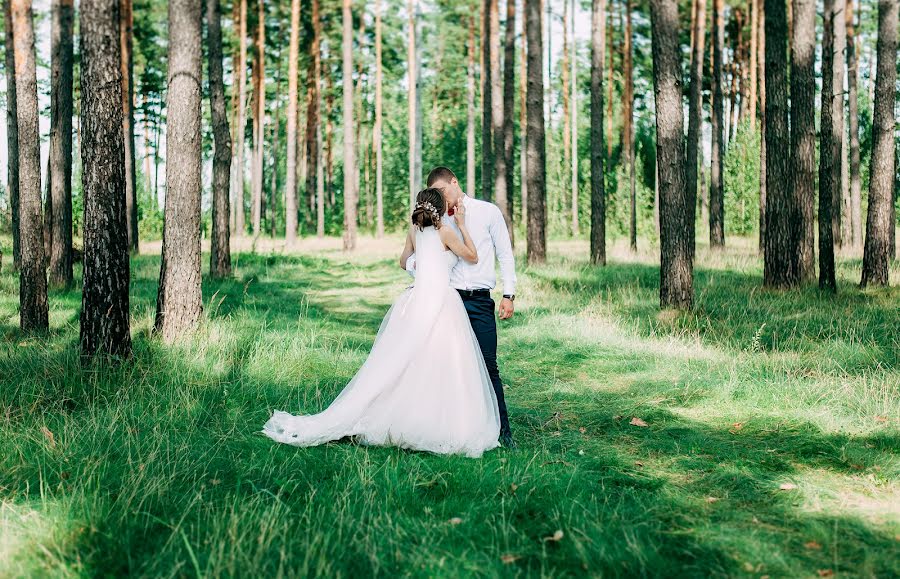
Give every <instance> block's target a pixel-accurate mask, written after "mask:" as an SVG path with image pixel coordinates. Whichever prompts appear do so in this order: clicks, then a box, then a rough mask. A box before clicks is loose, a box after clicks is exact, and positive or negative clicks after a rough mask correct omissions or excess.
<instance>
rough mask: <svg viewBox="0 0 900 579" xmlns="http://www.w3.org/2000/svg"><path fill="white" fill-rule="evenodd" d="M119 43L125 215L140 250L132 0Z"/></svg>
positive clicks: (126, 0)
mask: <svg viewBox="0 0 900 579" xmlns="http://www.w3.org/2000/svg"><path fill="white" fill-rule="evenodd" d="M119 10H120V12H119V20H120V25H119V42H120V43H121V45H122V48H121V56H122V63H121V66H122V112H123V116H122V132H123V133H124V134H125V216H126V219H127V220H128V247H129V248H130V249H131V251H132V252H133V253H137V252H138V200H137V183H136V182H135V175H136V174H137V173H136V168H135V155H134V55H133V49H132V45H133V38H134V32H133V27H134V16H133V14H132V0H121V4H120V7H119Z"/></svg>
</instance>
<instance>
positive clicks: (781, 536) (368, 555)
mask: <svg viewBox="0 0 900 579" xmlns="http://www.w3.org/2000/svg"><path fill="white" fill-rule="evenodd" d="M248 351H249V345H248V344H246V343H244V344H241V343H239V344H238V345H237V346H236V349H235V351H233V352H230V353H229V359H230V364H228V365H227V367H226V368H224V369H223V370H222V371H221V372H206V371H198V370H197V368H196V367H195V366H194V365H192V364H186V363H184V362H183V360H182V357H181V356H179V355H177V354H174V353H173V352H172V351H170V350H167V349H165V348H162V347H159V346H158V345H156V344H153V343H147V342H144V341H142V340H138V341H137V342H136V346H135V359H134V362H133V364H131V365H130V366H125V365H123V366H118V367H103V366H97V367H88V368H81V367H80V366H79V365H78V361H77V359H74V358H73V357H72V356H71V355H70V354H69V353H67V351H65V350H57V351H56V352H55V354H52V355H50V354H48V357H47V358H46V359H44V360H43V363H44V365H46V366H48V367H50V368H52V369H54V370H55V371H57V372H60V373H62V374H64V375H65V376H66V377H67V380H66V381H64V382H59V383H57V382H50V383H47V384H44V385H43V391H42V392H41V396H42V397H43V400H44V401H45V402H46V404H45V405H42V406H37V407H36V406H35V404H34V402H35V401H34V395H35V391H20V392H19V393H18V394H17V393H14V392H10V391H9V390H4V392H3V393H2V394H0V401H2V402H3V406H4V407H5V408H10V407H18V408H19V409H21V410H22V412H18V413H14V414H13V415H10V414H9V413H7V417H8V418H7V420H9V419H10V417H11V419H12V422H7V423H6V426H5V427H4V430H6V429H9V430H8V431H7V434H10V433H12V434H16V433H19V434H18V436H20V438H21V440H20V441H19V442H18V444H17V450H18V452H15V453H0V454H2V458H0V471H2V472H4V473H5V474H4V477H3V481H2V489H0V497H2V498H3V499H4V500H8V501H12V502H14V503H24V502H26V501H27V500H33V499H34V498H35V496H34V493H35V492H36V491H35V490H34V489H37V488H41V489H42V496H43V497H44V500H45V501H54V500H58V501H60V502H61V503H63V504H72V502H74V506H73V507H72V509H73V510H72V513H71V515H70V516H73V517H75V519H76V520H81V521H83V522H84V523H85V525H82V527H83V530H82V532H81V533H79V534H78V535H77V540H76V541H73V542H71V543H69V544H67V550H66V551H65V552H63V553H61V554H60V555H58V556H62V557H63V559H64V560H65V561H66V562H68V563H72V564H74V563H75V562H76V561H78V562H80V563H79V564H81V565H84V566H85V567H84V568H85V569H86V570H87V571H88V573H89V574H109V573H113V574H120V573H121V574H159V573H163V572H166V571H168V572H172V571H173V570H174V569H178V568H180V569H181V571H184V572H185V573H188V571H187V570H188V569H192V565H193V563H192V561H193V560H194V559H195V560H196V564H197V565H198V568H199V569H200V570H201V571H203V570H209V572H210V573H213V574H215V572H216V571H217V570H218V571H219V572H223V571H224V570H223V569H222V568H221V567H218V565H220V564H221V558H222V554H221V552H219V550H218V549H220V548H221V547H222V545H223V544H227V545H229V547H228V548H229V549H237V550H239V551H240V550H244V549H246V550H249V551H252V552H253V557H252V561H251V559H248V560H245V561H243V562H241V563H240V564H239V566H238V567H237V568H235V569H234V571H235V572H236V573H237V574H245V573H247V572H251V570H252V573H254V574H255V573H262V572H265V573H277V572H278V570H279V569H282V570H283V569H294V570H297V571H298V572H302V571H308V569H304V568H303V567H302V565H304V564H307V563H308V561H310V560H313V561H318V560H323V561H330V565H332V566H333V569H334V570H335V571H336V572H339V573H343V574H345V575H355V574H364V575H371V574H385V575H395V574H403V573H407V572H410V571H411V569H413V568H415V569H419V570H422V571H423V572H424V573H425V574H434V573H440V572H441V569H443V571H444V572H447V571H448V570H453V569H463V568H465V567H466V566H467V565H475V566H476V567H477V568H478V569H480V571H481V573H488V574H508V573H512V572H515V571H518V572H521V573H525V574H528V575H534V574H550V575H570V576H578V575H582V574H584V573H589V574H602V575H613V576H626V575H628V576H633V575H635V574H637V575H642V576H655V575H661V574H665V575H669V576H735V575H740V574H743V573H755V574H772V575H773V576H786V575H796V574H797V573H798V572H800V571H805V572H806V573H812V572H814V570H816V569H830V570H832V571H834V572H836V573H846V574H848V575H859V576H869V575H875V576H892V575H895V574H896V573H898V572H900V568H898V564H897V559H896V558H895V557H894V556H893V555H894V554H896V549H897V546H896V538H895V537H893V536H891V534H890V533H888V532H886V531H884V530H881V529H879V528H878V527H877V526H875V525H872V524H870V523H867V522H865V521H863V520H861V519H859V518H856V517H854V516H849V515H835V514H832V513H829V512H828V510H827V508H826V509H815V508H812V507H811V506H810V505H809V504H807V502H806V501H805V500H804V493H806V492H807V491H809V492H814V489H808V488H806V486H805V483H804V482H803V476H804V471H809V470H819V469H823V470H827V471H829V472H836V473H842V474H846V475H869V474H872V473H877V472H878V470H877V469H878V468H880V467H883V465H886V464H887V463H888V462H889V461H890V460H892V458H893V457H894V452H895V449H896V448H897V446H898V444H900V440H898V439H897V437H896V436H895V435H890V436H889V435H881V436H866V437H851V436H845V435H834V434H825V433H823V432H821V431H820V430H819V429H817V428H816V427H815V426H813V425H811V424H809V423H805V422H799V421H795V422H791V423H785V422H784V421H780V420H776V419H762V420H759V421H754V422H752V423H749V424H746V425H743V427H741V428H739V429H737V430H735V429H734V428H733V427H732V428H731V429H729V427H728V426H723V427H721V428H718V427H710V426H709V425H706V424H703V423H699V422H696V421H694V420H691V419H689V418H685V417H683V416H679V415H676V414H674V413H672V412H669V411H667V410H665V409H661V408H659V407H658V406H653V405H647V404H638V403H635V402H634V400H633V399H629V398H628V397H624V396H617V395H613V394H609V393H603V392H599V393H590V394H582V395H571V394H563V393H553V394H552V395H544V396H542V397H541V398H542V399H543V404H538V403H536V401H535V400H533V399H530V398H528V397H524V398H522V399H520V403H519V404H518V405H517V406H516V407H515V408H513V412H512V415H513V420H514V427H515V430H516V433H517V437H518V441H519V444H520V447H521V448H520V450H519V451H517V452H514V453H508V452H504V451H495V452H492V453H489V454H488V455H486V456H485V457H484V458H483V459H482V460H481V461H474V462H473V461H470V460H468V459H463V458H459V457H440V456H434V455H429V454H422V453H411V452H405V451H399V450H397V449H389V448H361V447H356V446H354V445H352V444H349V443H345V442H342V443H335V444H329V445H326V446H324V447H318V448H312V449H295V448H291V447H286V446H280V445H276V444H274V443H272V442H271V441H269V440H268V439H265V438H263V437H261V436H259V435H257V434H256V433H255V431H256V430H257V429H258V428H259V426H260V425H261V424H262V423H263V421H264V420H265V418H266V417H267V409H268V408H269V407H270V406H271V405H272V404H274V403H275V402H276V400H277V399H279V397H280V396H281V393H280V392H279V391H278V389H272V388H265V387H264V388H261V389H260V390H259V391H258V392H254V391H252V390H251V389H249V388H240V387H239V385H240V384H246V383H247V381H248V377H247V376H246V375H245V370H244V367H243V364H242V361H243V360H244V359H246V355H247V352H248ZM242 352H243V354H242ZM24 355H25V354H24V353H22V354H14V355H13V356H11V357H10V358H9V359H8V360H5V361H4V362H3V366H6V365H7V364H8V365H9V366H10V367H19V366H20V365H21V364H22V362H23V360H22V356H24ZM5 369H7V368H4V370H5ZM140 376H153V377H158V381H156V382H154V381H149V382H148V381H147V380H146V379H144V380H141V379H140V378H139V377H140ZM229 390H231V391H230V392H229ZM523 402H524V404H523ZM631 416H640V417H642V418H643V419H644V420H645V421H646V422H647V424H648V426H646V427H639V426H634V425H631V424H629V422H630V417H631ZM113 420H114V422H113V423H112V424H113V426H112V427H110V424H108V423H107V422H108V421H113ZM38 425H46V427H47V428H48V429H49V431H51V432H55V433H57V436H58V437H59V438H58V442H56V443H54V444H49V443H48V441H47V440H46V439H45V438H44V437H42V436H40V435H39V434H38V435H36V436H28V437H21V434H22V432H23V430H22V429H26V430H27V431H29V432H31V431H37V429H38ZM5 444H8V442H7V443H5ZM473 469H475V474H473ZM791 481H793V482H796V483H797V484H798V487H799V488H798V489H796V490H792V491H781V490H779V484H780V483H782V482H791ZM79 501H82V502H79ZM244 509H245V510H244ZM235 510H236V511H235ZM242 512H243V513H244V514H243V515H242V516H246V517H247V520H242V526H241V528H240V529H235V528H231V527H230V526H229V524H230V523H229V521H230V520H232V519H234V517H237V516H238V514H239V513H242ZM273 513H275V514H277V516H278V517H281V518H282V520H280V521H275V522H273V521H272V520H271V519H270V518H269V517H271V516H272V515H273ZM457 515H458V516H461V517H463V519H464V521H465V523H464V524H463V525H461V526H460V527H459V528H456V527H452V526H451V527H452V528H451V530H449V531H448V530H446V524H445V521H446V520H447V519H448V518H450V517H451V516H457ZM297 517H302V518H301V521H302V523H301V524H300V526H297V525H298V523H297V522H295V521H296V519H297ZM312 520H315V521H318V522H317V523H313V522H310V521H312ZM273 524H278V525H283V526H284V527H285V531H286V532H283V533H279V534H277V535H276V536H274V537H266V539H265V541H263V536H264V535H265V533H266V530H265V529H266V528H267V527H269V526H271V525H273ZM367 526H372V528H373V529H377V531H375V534H374V535H369V534H368V533H367V532H365V531H362V530H363V529H366V528H367ZM557 529H562V530H564V532H565V537H564V539H563V540H560V541H548V540H547V537H550V536H552V535H553V533H554V532H555V531H556V530H557ZM288 530H294V531H296V532H287V531H288ZM382 531H384V532H385V533H386V534H387V535H389V536H385V537H382V536H380V535H381V532H382ZM234 533H240V537H239V538H238V539H237V540H236V539H235V536H234ZM417 535H419V536H420V538H418V539H417V538H416V536H417ZM492 536H498V537H501V538H502V540H501V543H502V546H501V545H498V544H497V543H496V541H493V540H491V539H489V537H492ZM322 537H324V540H323V539H322ZM391 537H394V538H396V537H399V538H400V539H401V543H402V544H404V545H405V547H404V550H405V551H407V553H406V554H405V555H398V554H396V553H395V549H396V544H395V542H394V539H392V538H391ZM257 539H258V540H257ZM242 541H243V542H246V544H245V545H242V544H241V542H242ZM809 544H815V545H818V546H819V547H817V548H810V547H809V546H808V545H809ZM283 553H291V554H293V555H291V556H289V557H288V559H285V558H284V557H283V556H281V555H280V554H283ZM425 553H437V554H440V555H441V556H443V557H444V558H445V560H446V561H445V562H446V564H447V565H449V567H432V566H431V565H433V564H435V563H434V562H433V561H430V560H429V559H428V557H427V556H426V555H425ZM510 553H511V554H512V555H513V556H514V558H513V560H512V561H511V562H510V563H509V566H506V565H505V564H504V563H503V562H501V559H500V558H501V556H503V555H506V554H510ZM301 554H302V556H301ZM253 561H255V563H253V564H254V565H255V566H254V567H249V565H250V564H251V562H253ZM748 565H749V567H748ZM190 573H193V571H190ZM204 574H205V573H204Z"/></svg>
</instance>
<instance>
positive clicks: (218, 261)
mask: <svg viewBox="0 0 900 579" xmlns="http://www.w3.org/2000/svg"><path fill="white" fill-rule="evenodd" d="M206 27H207V47H206V48H207V51H208V52H209V108H210V118H211V119H212V126H213V139H214V141H215V152H214V154H213V182H212V235H211V236H210V253H209V274H210V276H211V277H214V278H222V277H227V276H229V275H231V247H230V236H231V232H230V230H229V224H228V213H229V207H228V202H229V199H228V184H229V179H230V177H231V134H230V133H229V131H228V113H227V112H226V111H225V84H224V80H223V77H224V73H223V71H222V16H221V14H220V13H219V0H206Z"/></svg>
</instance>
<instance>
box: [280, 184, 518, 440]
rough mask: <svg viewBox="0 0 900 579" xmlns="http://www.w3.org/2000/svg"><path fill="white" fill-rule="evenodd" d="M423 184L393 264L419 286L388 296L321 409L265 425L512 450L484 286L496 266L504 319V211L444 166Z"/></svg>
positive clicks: (315, 436) (508, 256)
mask: <svg viewBox="0 0 900 579" xmlns="http://www.w3.org/2000/svg"><path fill="white" fill-rule="evenodd" d="M427 184H428V187H427V188H426V189H423V190H422V191H420V192H419V194H418V196H417V198H416V203H415V206H414V208H413V212H412V215H411V218H410V220H411V224H410V230H409V235H408V236H407V238H406V246H405V248H404V250H403V253H402V255H401V257H400V266H401V267H403V268H405V269H406V270H407V271H408V272H409V273H410V275H412V276H413V278H414V284H413V285H412V286H411V287H409V288H408V289H407V290H406V291H404V292H403V293H402V294H401V295H400V296H399V297H398V298H397V300H396V301H395V302H394V305H393V306H392V307H391V308H390V310H389V311H388V313H387V315H385V317H384V320H383V321H382V323H381V328H380V329H379V330H378V335H377V337H376V338H375V343H374V344H373V346H372V350H371V352H370V353H369V357H368V358H367V359H366V361H365V363H364V364H363V366H362V367H361V368H360V369H359V371H358V372H357V373H356V376H354V377H353V379H352V380H351V381H350V383H349V384H347V386H346V387H345V388H344V389H343V391H341V393H340V394H339V395H338V397H337V398H336V399H335V400H334V402H332V403H331V405H330V406H329V407H328V408H327V409H325V410H324V411H322V412H320V413H318V414H311V415H299V416H295V415H291V414H288V413H286V412H281V411H275V413H274V414H273V415H272V418H271V419H270V420H269V421H268V422H267V423H266V425H265V427H264V428H263V433H264V434H266V435H267V436H269V437H270V438H272V439H273V440H275V441H277V442H282V443H285V444H291V445H294V446H315V445H318V444H323V443H326V442H329V441H332V440H338V439H340V438H344V437H348V436H349V437H353V438H354V439H355V440H357V441H358V442H360V443H362V444H371V445H383V446H387V445H390V446H399V447H402V448H408V449H412V450H423V451H429V452H435V453H439V454H463V455H466V456H470V457H479V456H481V455H482V453H484V451H486V450H490V449H492V448H496V447H497V446H499V444H500V443H501V442H502V443H503V445H504V446H507V447H514V446H515V444H514V442H513V438H512V432H511V430H510V427H509V418H508V417H507V412H506V401H505V397H504V395H503V384H502V382H501V380H500V372H499V370H498V369H497V322H496V318H495V315H494V307H495V304H494V300H493V299H492V298H491V290H492V289H493V288H494V287H495V285H496V273H495V261H497V262H499V263H500V272H501V278H502V282H503V292H504V295H503V299H502V300H501V302H500V307H499V317H500V319H509V318H511V317H512V315H513V312H514V305H513V304H514V300H515V284H516V274H515V260H514V256H513V250H512V244H511V242H510V237H509V231H508V229H507V226H506V222H505V220H504V219H503V215H502V213H501V212H500V209H499V208H498V207H497V206H496V205H493V204H491V203H488V202H486V201H482V200H478V199H473V198H472V197H469V196H468V195H466V194H465V193H464V192H463V191H462V189H461V188H460V185H459V181H458V180H457V178H456V175H454V174H453V172H452V171H451V170H450V169H448V168H446V167H437V168H435V169H434V170H432V171H431V173H429V175H428V180H427Z"/></svg>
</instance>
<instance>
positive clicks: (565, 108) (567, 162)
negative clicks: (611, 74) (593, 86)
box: [559, 0, 574, 227]
mask: <svg viewBox="0 0 900 579" xmlns="http://www.w3.org/2000/svg"><path fill="white" fill-rule="evenodd" d="M562 29H563V34H562V60H561V61H560V63H559V77H560V78H559V80H560V87H559V88H560V91H559V93H560V100H561V101H562V120H563V129H562V145H563V150H562V163H561V164H560V165H561V166H560V170H559V177H560V185H562V184H564V183H565V182H566V181H567V178H568V177H570V175H569V172H568V171H569V168H570V166H571V159H572V124H571V123H572V116H571V108H570V95H571V92H570V91H569V70H570V65H569V64H570V60H569V59H570V54H569V0H563V17H562ZM571 62H574V59H573V60H572V61H571ZM573 86H574V83H573ZM569 193H570V195H571V191H570V192H569ZM560 197H561V199H560V206H561V207H560V209H561V212H563V213H564V212H565V211H566V210H567V209H568V208H567V207H566V203H565V195H564V194H562V191H560ZM569 205H570V206H571V204H569ZM570 217H571V216H570ZM570 227H571V222H570Z"/></svg>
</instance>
